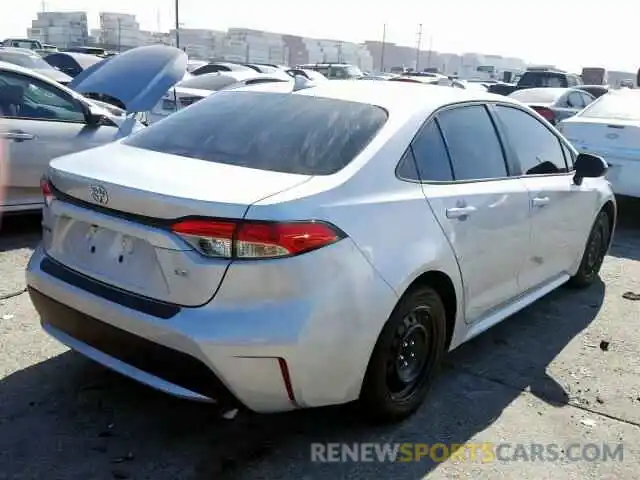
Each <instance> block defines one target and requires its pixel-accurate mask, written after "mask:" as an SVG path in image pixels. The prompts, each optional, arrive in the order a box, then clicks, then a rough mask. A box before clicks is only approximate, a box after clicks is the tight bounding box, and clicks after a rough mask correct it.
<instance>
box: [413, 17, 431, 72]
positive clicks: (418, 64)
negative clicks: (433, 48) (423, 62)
mask: <svg viewBox="0 0 640 480" xmlns="http://www.w3.org/2000/svg"><path fill="white" fill-rule="evenodd" d="M421 44H422V24H421V23H420V24H419V25H418V41H417V44H416V72H419V71H420V45H421ZM429 54H431V52H429Z"/></svg>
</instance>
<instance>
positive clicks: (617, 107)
mask: <svg viewBox="0 0 640 480" xmlns="http://www.w3.org/2000/svg"><path fill="white" fill-rule="evenodd" d="M580 116H581V117H585V118H602V119H611V120H634V121H640V92H637V91H630V92H628V93H624V94H619V93H607V94H605V95H603V96H602V97H600V98H599V99H597V100H596V101H595V102H593V103H592V104H591V105H589V106H588V107H587V108H586V109H584V110H583V111H582V113H580Z"/></svg>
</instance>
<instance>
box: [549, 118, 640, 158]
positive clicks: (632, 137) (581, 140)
mask: <svg viewBox="0 0 640 480" xmlns="http://www.w3.org/2000/svg"><path fill="white" fill-rule="evenodd" d="M561 131H562V133H563V135H564V136H565V137H566V138H567V140H569V141H570V142H571V143H572V144H573V145H574V146H575V147H576V148H577V149H578V150H579V151H581V152H589V153H593V154H596V155H601V156H603V157H604V158H605V160H609V159H619V160H623V161H624V160H628V161H640V122H633V121H626V120H625V121H622V120H613V119H611V120H602V119H597V120H596V119H594V120H590V119H588V118H584V117H574V118H573V119H572V120H571V121H567V122H563V123H562V125H561Z"/></svg>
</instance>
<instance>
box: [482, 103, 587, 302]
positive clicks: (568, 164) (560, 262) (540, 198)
mask: <svg viewBox="0 0 640 480" xmlns="http://www.w3.org/2000/svg"><path fill="white" fill-rule="evenodd" d="M492 111H493V112H494V113H495V117H496V120H497V122H498V125H499V128H500V131H501V133H502V135H503V141H504V143H505V145H506V146H507V147H508V149H509V151H510V153H511V154H512V155H513V157H514V158H515V159H516V160H517V164H518V165H517V171H516V172H514V174H515V175H520V176H521V178H522V180H523V181H524V182H525V184H526V186H527V189H528V191H529V197H530V198H529V201H530V203H531V233H530V247H529V250H528V252H527V254H526V263H525V266H524V269H523V271H522V273H521V277H520V281H521V284H522V286H523V287H524V288H525V289H530V288H535V287H537V286H540V285H542V284H544V283H546V282H549V281H552V280H554V279H556V278H558V277H559V276H561V275H563V274H566V273H568V272H569V271H570V269H571V267H573V266H574V265H575V262H576V260H577V258H579V256H580V255H581V254H582V249H583V248H584V245H585V241H586V238H587V234H588V231H589V229H590V227H591V224H590V223H591V221H592V219H593V218H594V215H595V209H596V208H597V207H598V205H597V202H598V195H597V191H596V190H595V183H594V182H593V181H592V180H593V179H585V180H584V182H583V184H582V185H580V186H576V185H574V183H573V175H574V174H573V158H572V157H571V155H572V153H571V150H570V149H569V148H567V147H566V146H564V145H563V140H561V139H560V137H559V136H558V135H556V133H555V132H553V131H552V130H551V129H549V128H548V127H547V126H546V125H545V124H543V123H542V122H540V121H539V120H538V119H537V118H535V117H534V116H533V115H530V114H529V113H528V112H526V111H524V110H521V109H519V108H517V107H515V106H503V105H495V106H494V107H492ZM563 147H564V148H563ZM566 156H569V158H566Z"/></svg>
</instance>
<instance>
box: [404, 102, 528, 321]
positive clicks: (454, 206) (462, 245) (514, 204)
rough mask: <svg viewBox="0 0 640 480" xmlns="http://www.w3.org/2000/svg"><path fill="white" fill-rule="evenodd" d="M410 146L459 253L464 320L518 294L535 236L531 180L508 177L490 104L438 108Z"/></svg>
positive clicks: (428, 194)
mask: <svg viewBox="0 0 640 480" xmlns="http://www.w3.org/2000/svg"><path fill="white" fill-rule="evenodd" d="M412 148H413V151H414V154H415V157H416V162H417V164H418V166H419V169H420V170H419V171H420V176H421V179H422V181H423V190H424V193H425V196H426V197H427V199H428V201H429V203H430V205H431V208H432V209H433V212H434V214H435V215H436V217H437V219H438V221H439V223H440V225H441V226H442V229H443V231H444V233H445V235H446V236H447V238H448V240H449V242H450V244H451V246H452V248H453V250H454V252H455V255H456V258H457V260H458V265H459V267H460V272H461V275H462V280H463V284H464V294H465V318H466V321H467V322H474V321H477V320H480V319H481V318H483V317H485V316H486V315H488V314H489V313H490V312H491V311H492V310H493V309H495V308H498V307H500V306H501V305H503V304H504V303H506V302H508V301H509V300H511V299H512V298H513V297H515V296H516V295H517V294H518V293H519V286H518V283H517V277H518V274H519V272H520V269H521V266H522V259H523V257H524V255H525V253H526V249H527V245H528V238H529V226H528V217H529V199H528V195H527V190H526V187H525V185H524V182H523V181H522V180H521V179H519V178H509V170H510V169H509V168H508V166H507V163H506V160H505V156H504V152H503V149H502V146H501V144H500V141H499V139H498V135H497V134H496V130H495V128H494V124H493V123H492V120H491V118H490V116H489V114H488V112H487V110H486V107H485V106H484V105H480V104H475V105H466V106H456V107H455V108H451V109H448V110H445V111H442V112H440V113H439V114H438V115H437V117H436V119H435V120H431V121H430V122H429V123H427V124H426V125H425V127H424V129H423V131H422V132H421V134H420V135H419V137H417V138H416V140H415V141H414V144H413V146H412Z"/></svg>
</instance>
